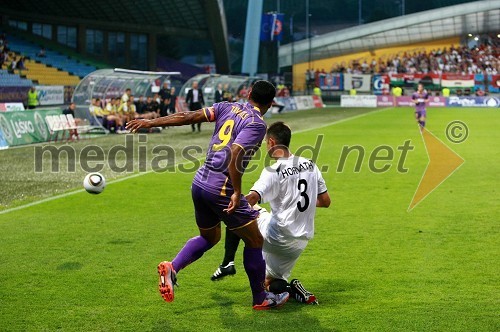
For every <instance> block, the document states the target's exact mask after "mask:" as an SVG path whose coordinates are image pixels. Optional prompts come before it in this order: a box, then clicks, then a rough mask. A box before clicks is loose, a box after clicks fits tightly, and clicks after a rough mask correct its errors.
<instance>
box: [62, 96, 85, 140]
mask: <svg viewBox="0 0 500 332" xmlns="http://www.w3.org/2000/svg"><path fill="white" fill-rule="evenodd" d="M75 109H76V104H75V103H71V104H69V106H68V108H67V109H65V110H63V112H62V113H63V114H64V115H71V116H72V117H73V119H74V121H75V124H76V125H77V126H79V125H80V124H81V123H82V121H83V120H82V119H80V118H77V117H76V116H75ZM69 135H70V138H71V139H73V138H78V137H79V136H78V129H71V130H70V131H69Z"/></svg>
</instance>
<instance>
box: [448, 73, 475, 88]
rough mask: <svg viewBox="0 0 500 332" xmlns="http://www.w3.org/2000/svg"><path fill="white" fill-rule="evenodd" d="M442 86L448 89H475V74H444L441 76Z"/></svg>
mask: <svg viewBox="0 0 500 332" xmlns="http://www.w3.org/2000/svg"><path fill="white" fill-rule="evenodd" d="M441 86H442V87H446V88H473V87H474V74H471V75H461V74H443V75H442V76H441Z"/></svg>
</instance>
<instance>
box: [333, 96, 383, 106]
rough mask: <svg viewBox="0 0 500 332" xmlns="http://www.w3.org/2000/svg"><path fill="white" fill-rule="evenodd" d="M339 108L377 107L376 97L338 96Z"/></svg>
mask: <svg viewBox="0 0 500 332" xmlns="http://www.w3.org/2000/svg"><path fill="white" fill-rule="evenodd" d="M340 107H377V96H370V95H365V96H363V95H362V96H348V95H342V96H340Z"/></svg>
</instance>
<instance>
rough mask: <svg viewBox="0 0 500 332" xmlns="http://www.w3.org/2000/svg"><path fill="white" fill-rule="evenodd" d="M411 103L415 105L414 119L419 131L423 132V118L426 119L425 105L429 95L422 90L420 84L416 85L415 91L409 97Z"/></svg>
mask: <svg viewBox="0 0 500 332" xmlns="http://www.w3.org/2000/svg"><path fill="white" fill-rule="evenodd" d="M411 101H412V103H414V104H415V118H416V119H417V122H418V124H419V125H420V130H424V127H425V118H426V117H427V111H426V109H425V104H426V103H427V102H428V101H429V94H428V93H427V91H426V90H424V86H423V85H422V84H419V85H418V88H417V91H415V92H414V93H413V95H412V96H411Z"/></svg>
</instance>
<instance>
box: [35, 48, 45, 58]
mask: <svg viewBox="0 0 500 332" xmlns="http://www.w3.org/2000/svg"><path fill="white" fill-rule="evenodd" d="M36 56H37V57H39V58H45V57H46V56H47V55H46V54H45V47H43V46H42V47H41V48H40V51H38V53H37V54H36Z"/></svg>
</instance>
